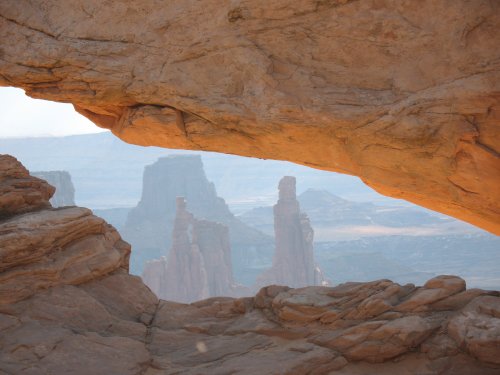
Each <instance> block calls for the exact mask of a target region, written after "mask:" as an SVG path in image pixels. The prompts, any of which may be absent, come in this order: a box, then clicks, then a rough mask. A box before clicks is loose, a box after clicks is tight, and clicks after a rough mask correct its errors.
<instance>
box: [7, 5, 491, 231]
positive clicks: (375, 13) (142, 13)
mask: <svg viewBox="0 0 500 375" xmlns="http://www.w3.org/2000/svg"><path fill="white" fill-rule="evenodd" d="M207 14H209V15H210V16H209V17H207ZM0 16H1V17H0V37H1V40H2V51H1V55H2V59H1V60H0V85H4V86H16V87H21V88H23V89H25V90H26V91H27V93H28V95H31V96H33V97H36V98H44V99H49V100H55V101H63V102H71V103H73V104H74V105H75V108H76V109H77V110H78V111H79V112H80V113H82V114H83V115H85V116H87V117H88V118H89V119H91V120H92V121H94V122H95V123H96V124H98V125H100V126H102V127H105V128H109V129H111V130H112V131H113V133H114V134H116V135H117V136H118V137H120V138H122V139H123V140H125V141H127V142H131V143H135V144H139V145H157V146H163V147H171V148H184V149H200V150H213V151H219V152H226V153H233V154H239V155H246V156H255V157H261V158H272V159H282V160H290V161H293V162H296V163H301V164H305V165H308V166H311V167H315V168H321V169H326V170H331V171H337V172H341V173H347V174H353V175H357V176H360V177H361V178H362V179H363V180H364V181H365V182H366V183H367V184H368V185H370V186H372V187H373V188H375V189H376V190H377V191H379V192H381V193H383V194H386V195H390V196H393V197H398V198H403V199H406V200H409V201H412V202H414V203H417V204H420V205H422V206H425V207H428V208H431V209H434V210H437V211H441V212H443V213H446V214H449V215H452V216H455V217H457V218H460V219H463V220H466V221H469V222H471V223H473V224H475V225H477V226H480V227H482V228H484V229H487V230H489V231H491V232H494V233H497V234H498V233H500V226H499V223H500V206H499V202H500V195H499V194H500V192H499V189H498V184H499V179H500V177H499V176H500V161H499V160H500V159H499V156H498V155H499V152H500V144H499V142H500V141H499V140H500V125H499V124H500V94H499V93H500V65H499V61H500V60H499V57H500V50H499V49H498V45H497V44H498V41H497V39H498V38H497V37H496V36H497V35H498V34H500V3H499V2H498V1H494V0H476V1H467V0H457V1H450V2H443V1H423V2H422V1H419V2H411V1H410V2H408V1H401V0H380V1H355V0H331V1H318V0H306V1H300V2H299V3H294V4H293V5H292V4H290V3H289V2H287V1H283V0H272V1H269V0H265V1H264V0H258V1H245V0H239V1H232V2H227V1H223V0H213V1H210V2H205V3H204V5H203V9H200V7H199V3H198V2H195V1H181V0H176V1H169V2H158V1H155V0H143V1H141V2H136V1H133V0H126V1H121V2H119V3H116V4H113V5H108V4H104V3H102V2H101V1H87V0H85V1H84V0H71V1H66V2H64V4H63V5H61V4H60V3H54V2H50V1H36V2H34V1H27V0H22V1H19V0H5V1H2V2H1V4H0Z"/></svg>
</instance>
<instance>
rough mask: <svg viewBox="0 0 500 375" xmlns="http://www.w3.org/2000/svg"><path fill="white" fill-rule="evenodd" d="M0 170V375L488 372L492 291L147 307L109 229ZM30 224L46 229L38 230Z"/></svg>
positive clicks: (496, 330)
mask: <svg viewBox="0 0 500 375" xmlns="http://www.w3.org/2000/svg"><path fill="white" fill-rule="evenodd" d="M0 166H2V168H6V169H3V171H2V174H1V175H0V186H1V187H2V189H4V190H2V192H5V191H11V192H12V193H13V194H14V196H15V197H17V198H19V199H16V202H17V203H16V205H14V204H12V202H13V199H12V195H11V194H10V193H6V194H1V195H0V203H1V204H2V206H0V207H2V209H4V207H8V210H7V211H2V213H3V214H6V215H4V216H2V219H0V266H1V268H0V281H1V282H0V285H1V288H2V289H1V293H0V372H2V373H6V374H25V375H28V374H45V373H51V374H68V373H71V374H75V375H80V374H81V375H84V374H85V375H86V374H89V373H90V374H94V375H109V374H120V375H128V374H130V375H137V374H148V375H156V374H174V373H175V374H179V373H181V374H193V375H194V374H200V373H203V374H226V373H236V374H272V373H276V372H277V371H279V372H280V373H282V374H290V375H291V374H307V373H308V374H339V375H341V374H344V375H347V374H348V375H352V374H366V373H376V374H380V375H389V374H395V373H397V374H421V373H426V374H429V375H437V374H445V375H452V374H453V375H475V374H477V375H495V374H498V372H499V370H500V362H499V357H498V347H499V345H500V341H499V340H500V293H499V292H493V291H483V290H479V289H471V290H466V289H465V282H464V281H463V280H462V279H460V278H458V277H454V276H440V277H437V278H434V279H431V280H429V281H428V282H427V283H426V284H425V285H424V286H423V287H420V288H416V287H415V286H413V285H411V284H408V285H404V286H401V285H398V284H395V283H392V282H391V281H388V280H379V281H375V282H369V283H346V284H342V285H339V286H337V287H335V288H331V287H308V288H302V289H290V288H288V287H278V286H269V287H266V288H263V289H262V290H261V291H260V292H259V293H258V294H257V295H256V296H255V297H252V298H240V299H234V298H212V299H207V300H204V301H199V302H196V303H193V304H190V305H186V304H180V303H174V302H168V301H163V300H158V299H157V298H156V297H155V296H154V294H153V293H152V292H151V291H150V290H149V289H148V288H147V287H146V286H145V285H144V284H143V283H142V282H141V280H140V278H138V277H135V276H131V275H129V274H128V273H127V266H128V259H127V256H128V254H129V251H130V248H129V246H128V245H127V244H126V243H124V242H123V241H122V240H121V239H120V236H119V235H118V233H117V232H116V231H114V229H113V228H112V227H110V226H108V225H106V223H104V222H103V221H102V220H101V219H98V218H96V217H94V216H92V215H91V214H90V211H88V210H86V209H83V208H76V207H72V208H61V209H51V208H49V207H50V206H49V203H48V199H49V198H50V196H51V194H52V193H53V189H52V188H50V187H49V185H47V184H46V183H44V182H43V181H41V180H39V179H36V178H33V177H30V176H29V175H28V174H27V171H26V170H25V169H24V168H23V167H22V166H21V165H20V164H19V163H18V162H17V161H16V160H15V159H14V158H11V157H8V156H0ZM5 170H6V171H8V173H5ZM5 176H7V177H5ZM6 186H10V188H6ZM7 189H10V190H7ZM42 203H43V204H42ZM14 207H15V208H14ZM42 216H44V217H45V218H47V217H48V216H50V219H51V221H50V225H48V226H45V227H44V226H43V225H39V224H37V220H38V218H39V217H42ZM30 225H31V227H30V229H29V230H30V232H31V233H30V235H29V236H26V234H25V228H27V227H29V226H30ZM63 225H65V226H66V227H65V228H63V227H62V226H63ZM42 232H43V233H42ZM27 239H30V240H29V241H28V240H27ZM277 369H278V370H277Z"/></svg>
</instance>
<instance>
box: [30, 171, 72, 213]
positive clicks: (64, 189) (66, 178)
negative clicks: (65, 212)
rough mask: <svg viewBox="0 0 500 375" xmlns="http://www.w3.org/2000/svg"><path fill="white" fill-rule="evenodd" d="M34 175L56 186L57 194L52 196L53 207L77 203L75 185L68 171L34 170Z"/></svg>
mask: <svg viewBox="0 0 500 375" xmlns="http://www.w3.org/2000/svg"><path fill="white" fill-rule="evenodd" d="M31 175H32V176H35V177H38V178H40V179H42V180H45V181H47V182H48V183H49V184H50V185H52V186H54V187H55V188H56V192H55V194H54V195H53V196H52V198H50V201H49V202H50V204H51V205H52V207H64V206H74V205H75V187H74V186H73V182H72V181H71V175H70V174H69V172H67V171H42V172H33V173H31Z"/></svg>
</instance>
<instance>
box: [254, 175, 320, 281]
mask: <svg viewBox="0 0 500 375" xmlns="http://www.w3.org/2000/svg"><path fill="white" fill-rule="evenodd" d="M295 184H296V180H295V177H291V176H285V177H283V178H282V179H281V180H280V182H279V186H278V189H279V199H278V203H276V204H275V205H274V238H275V244H276V248H275V252H274V258H273V265H272V267H271V268H270V269H268V270H266V271H265V272H264V273H263V274H262V275H260V276H259V277H258V278H257V284H258V285H259V286H264V285H270V284H278V285H288V286H290V287H293V288H299V287H305V286H311V285H326V284H327V282H326V280H325V279H324V277H323V275H322V273H321V270H320V269H319V267H318V266H317V265H316V264H315V262H314V249H313V239H314V231H313V229H312V227H311V224H310V223H309V218H308V217H307V215H306V214H305V213H303V212H301V211H300V205H299V202H298V201H297V194H296V188H295Z"/></svg>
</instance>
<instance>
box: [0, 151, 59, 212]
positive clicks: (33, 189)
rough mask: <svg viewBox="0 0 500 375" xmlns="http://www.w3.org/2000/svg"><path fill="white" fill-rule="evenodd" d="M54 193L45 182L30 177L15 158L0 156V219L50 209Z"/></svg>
mask: <svg viewBox="0 0 500 375" xmlns="http://www.w3.org/2000/svg"><path fill="white" fill-rule="evenodd" d="M54 191H55V189H54V188H53V187H52V186H50V185H49V184H48V183H47V182H46V181H44V180H40V179H39V178H36V177H32V176H30V175H29V172H28V170H27V169H26V168H24V167H23V166H22V165H21V163H19V162H18V161H17V160H16V158H14V157H12V156H10V155H1V154H0V219H1V218H5V217H8V216H11V215H13V214H20V213H23V212H28V211H34V210H37V209H40V208H48V207H50V203H49V199H50V197H51V196H52V195H53V194H54Z"/></svg>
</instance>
